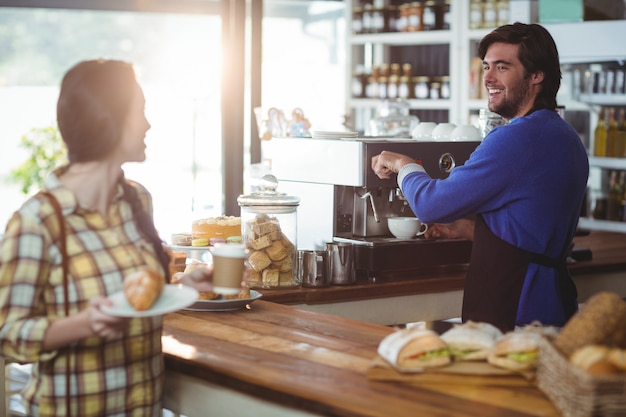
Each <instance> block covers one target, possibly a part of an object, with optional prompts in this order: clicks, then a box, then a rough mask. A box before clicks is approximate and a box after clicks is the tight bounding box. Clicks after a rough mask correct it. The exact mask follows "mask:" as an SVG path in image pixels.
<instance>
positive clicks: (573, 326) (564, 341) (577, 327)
mask: <svg viewBox="0 0 626 417" xmlns="http://www.w3.org/2000/svg"><path fill="white" fill-rule="evenodd" d="M624 323H626V301H624V300H623V299H622V298H621V297H620V296H619V295H617V294H615V293H611V292H601V293H598V294H595V295H593V296H592V297H590V298H589V300H587V302H586V303H585V304H584V306H583V307H582V308H581V309H580V311H578V312H577V313H576V314H574V316H572V318H571V319H569V321H568V322H567V323H565V326H563V329H561V332H560V333H559V334H558V335H557V336H556V337H555V339H554V346H555V347H556V348H557V349H558V350H559V351H561V352H562V353H563V354H564V355H565V356H568V357H569V356H571V355H572V353H574V351H576V350H577V349H579V348H581V347H583V346H586V345H607V346H615V347H620V348H622V349H623V348H626V326H625V325H624Z"/></svg>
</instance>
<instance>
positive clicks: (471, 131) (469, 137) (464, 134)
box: [450, 125, 483, 142]
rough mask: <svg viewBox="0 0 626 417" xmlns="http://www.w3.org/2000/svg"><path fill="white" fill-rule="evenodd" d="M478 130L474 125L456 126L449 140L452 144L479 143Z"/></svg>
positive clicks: (480, 137) (479, 135)
mask: <svg viewBox="0 0 626 417" xmlns="http://www.w3.org/2000/svg"><path fill="white" fill-rule="evenodd" d="M482 138H483V137H482V135H481V134H480V130H478V128H477V127H476V126H474V125H458V126H457V127H456V128H455V129H454V130H453V131H452V132H451V133H450V140H451V141H453V142H467V141H469V142H472V141H481V140H482Z"/></svg>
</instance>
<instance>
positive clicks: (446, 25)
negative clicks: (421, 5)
mask: <svg viewBox="0 0 626 417" xmlns="http://www.w3.org/2000/svg"><path fill="white" fill-rule="evenodd" d="M450 1H451V0H445V1H444V2H442V3H441V4H439V7H438V9H437V28H439V29H442V30H449V29H450V21H451V20H452V15H451V14H450Z"/></svg>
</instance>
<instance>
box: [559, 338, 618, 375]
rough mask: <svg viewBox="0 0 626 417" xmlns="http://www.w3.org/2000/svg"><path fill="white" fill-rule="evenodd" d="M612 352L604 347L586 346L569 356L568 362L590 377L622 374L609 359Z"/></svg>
mask: <svg viewBox="0 0 626 417" xmlns="http://www.w3.org/2000/svg"><path fill="white" fill-rule="evenodd" d="M611 352H612V350H611V348H609V347H608V346H604V345H586V346H583V347H581V348H579V349H576V350H575V351H574V353H572V355H571V356H570V358H569V360H570V362H571V363H572V364H573V365H575V366H577V367H578V368H580V369H582V370H583V371H586V372H588V373H590V374H591V375H619V374H621V373H623V372H624V371H622V370H621V369H620V368H619V367H617V366H616V365H615V364H614V363H612V362H611V360H610V359H609V355H610V354H611Z"/></svg>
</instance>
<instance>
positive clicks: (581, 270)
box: [259, 231, 626, 304]
mask: <svg viewBox="0 0 626 417" xmlns="http://www.w3.org/2000/svg"><path fill="white" fill-rule="evenodd" d="M584 248H587V249H590V250H591V252H592V258H591V259H590V260H580V261H576V262H575V263H572V264H570V265H569V269H570V272H571V274H572V276H580V275H585V274H595V273H606V272H615V271H626V256H624V253H626V234H623V233H612V232H603V231H592V232H590V233H589V234H588V235H586V236H577V237H576V238H575V239H574V249H576V250H580V249H584ZM466 271H467V265H451V266H443V267H428V268H424V270H423V271H421V272H420V273H419V274H418V275H416V276H414V277H412V278H410V279H399V280H397V281H387V282H377V283H375V284H372V283H360V282H359V283H357V284H355V285H347V286H336V285H333V286H330V287H326V288H284V289H283V288H280V289H260V290H259V291H261V292H262V293H263V297H264V299H265V300H266V301H274V302H277V303H283V304H316V303H328V302H338V301H349V300H357V299H372V298H385V297H389V296H398V295H408V294H429V293H437V292H445V291H456V290H462V289H463V284H464V282H465V274H466Z"/></svg>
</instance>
